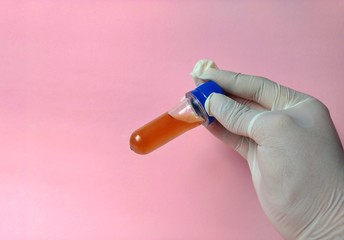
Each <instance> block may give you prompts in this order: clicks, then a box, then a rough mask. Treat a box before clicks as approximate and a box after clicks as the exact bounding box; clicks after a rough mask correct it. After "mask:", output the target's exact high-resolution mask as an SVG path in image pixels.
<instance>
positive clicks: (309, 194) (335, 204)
mask: <svg viewBox="0 0 344 240" xmlns="http://www.w3.org/2000/svg"><path fill="white" fill-rule="evenodd" d="M192 76H193V77H194V78H195V82H196V84H197V85H199V84H201V83H202V82H204V81H206V80H207V79H211V80H214V81H215V82H217V83H218V84H219V85H220V86H222V88H223V89H224V90H225V91H226V92H227V93H228V96H230V97H227V96H224V95H221V94H212V95H210V96H209V98H208V99H207V101H206V108H207V109H206V110H207V112H208V113H209V114H210V115H212V116H214V117H215V118H216V119H217V120H218V122H214V123H213V124H211V125H210V126H209V127H208V129H209V130H210V131H211V132H212V133H213V134H214V135H215V136H217V137H218V138H219V139H220V140H222V141H223V142H224V143H225V144H228V145H229V146H230V147H232V148H233V149H234V150H235V151H237V152H238V153H239V154H240V155H241V156H243V157H244V158H245V159H247V161H248V164H249V167H250V170H251V173H252V179H253V183H254V187H255V189H256V192H257V194H258V198H259V200H260V203H261V205H262V207H263V210H264V211H265V213H266V215H267V216H268V218H269V219H270V221H271V222H272V224H273V225H274V226H275V228H276V229H277V230H278V231H279V232H280V233H281V235H282V236H283V237H284V238H286V239H344V153H343V147H342V145H341V142H340V139H339V137H338V134H337V132H336V129H335V127H334V125H333V123H332V120H331V117H330V114H329V112H328V109H327V108H326V106H325V105H324V104H322V103H321V102H320V101H319V100H317V99H315V98H313V97H311V96H309V95H306V94H303V93H300V92H297V91H295V90H292V89H289V88H286V87H283V86H281V85H279V84H277V83H274V82H272V81H270V80H268V79H266V78H262V77H255V76H248V75H243V74H238V73H233V72H230V71H223V70H219V69H218V68H217V67H216V65H215V63H213V62H212V61H207V60H201V61H199V62H198V63H197V64H196V66H195V68H194V71H193V72H192ZM219 123H220V124H219Z"/></svg>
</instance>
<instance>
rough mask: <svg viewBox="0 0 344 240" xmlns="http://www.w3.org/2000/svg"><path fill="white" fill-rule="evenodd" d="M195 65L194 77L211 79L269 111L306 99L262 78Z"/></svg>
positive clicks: (300, 94)
mask: <svg viewBox="0 0 344 240" xmlns="http://www.w3.org/2000/svg"><path fill="white" fill-rule="evenodd" d="M197 64H198V65H200V64H202V65H203V64H207V65H208V66H211V65H210V64H209V63H206V62H205V61H200V62H199V63H197ZM197 64H196V66H195V68H194V71H193V73H192V75H193V76H194V77H196V78H199V79H203V80H210V79H211V80H213V81H215V82H217V83H218V84H219V85H220V86H221V87H222V88H223V89H224V90H225V91H226V92H228V93H230V94H233V95H235V96H239V97H241V98H245V99H249V100H252V101H255V102H257V103H258V104H260V105H262V106H263V107H264V108H266V109H269V110H273V109H285V108H288V107H291V106H294V105H295V104H297V103H299V102H301V101H303V100H305V99H306V98H307V95H306V94H303V93H300V92H297V91H295V90H293V89H291V88H287V87H284V86H281V85H280V84H278V83H275V82H273V81H271V80H269V79H267V78H264V77H258V76H252V75H246V74H241V73H235V72H232V71H225V70H220V69H217V68H213V67H209V68H207V69H204V68H203V69H202V67H200V66H198V67H197ZM215 66H216V65H215ZM197 69H202V71H199V72H198V70H197Z"/></svg>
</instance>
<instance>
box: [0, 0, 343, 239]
mask: <svg viewBox="0 0 344 240" xmlns="http://www.w3.org/2000/svg"><path fill="white" fill-rule="evenodd" d="M343 16H344V4H343V1H341V0H338V1H268V0H263V1H236V0H233V1H220V0H218V1H191V0H190V1H181V0H177V1H172V0H170V1H167V0H166V1H149V0H144V1H138V0H137V1H109V0H99V1H91V0H87V1H78V0H69V1H67V0H62V1H53V0H50V1H49V0H35V1H34V0H26V1H22V0H2V1H1V2H0V147H1V151H0V239H9V240H10V239H120V240H122V239H123V240H136V239H141V240H155V239H156V240H158V239H171V240H175V239H181V240H183V239H195V240H202V239H219V240H220V239H239V240H240V239H281V237H280V236H279V234H278V233H276V231H275V230H274V229H273V227H272V226H271V225H270V223H269V222H268V220H267V218H266V217H265V215H264V213H263V212H262V209H261V207H260V205H259V202H258V199H257V197H256V194H255V191H254V188H253V186H252V183H251V179H250V173H249V169H248V167H247V165H246V163H245V161H244V160H243V159H241V158H240V157H239V156H238V155H237V154H236V153H234V152H233V151H232V150H231V149H228V148H227V147H226V146H224V145H223V144H222V143H221V142H219V141H218V140H217V139H215V138H213V137H212V136H211V135H210V134H209V133H208V132H207V131H206V130H205V129H204V128H203V127H199V128H197V129H194V130H193V131H190V132H188V133H187V134H185V135H183V136H182V137H179V138H178V139H176V140H174V141H173V142H171V143H169V144H168V145H166V146H165V147H163V148H161V149H159V150H158V151H156V152H153V153H152V154H150V155H146V156H140V155H136V154H134V153H133V152H131V151H130V149H129V145H128V140H129V136H130V134H131V132H132V131H133V130H135V129H136V128H137V127H140V126H141V125H142V124H144V123H146V122H147V121H150V120H152V119H153V118H154V117H156V116H158V115H160V114H161V113H163V112H165V111H166V110H168V109H169V108H170V107H172V106H174V105H175V104H176V103H177V101H178V100H179V99H180V98H181V97H182V96H183V94H184V93H185V92H186V91H188V90H191V89H192V88H194V85H193V82H192V79H191V77H190V76H189V73H190V72H191V70H192V68H193V66H194V64H195V62H196V61H197V60H198V59H202V58H209V59H213V60H215V61H216V62H217V64H218V65H219V67H220V68H223V69H230V70H233V71H238V72H243V73H249V74H256V75H263V76H266V77H269V78H270V79H273V80H274V81H278V82H280V83H281V84H284V85H287V86H289V87H292V88H295V89H298V90H300V91H304V92H307V93H309V94H311V95H314V96H316V97H318V98H319V99H321V100H322V101H323V102H325V103H326V104H327V105H328V107H329V108H330V110H331V113H332V117H333V120H334V122H335V124H336V126H337V128H338V131H339V133H340V136H341V138H342V139H343V135H344V108H343V106H342V105H343V103H344V96H343V90H344V70H343V69H344V65H343V59H344V44H343V42H344V18H343Z"/></svg>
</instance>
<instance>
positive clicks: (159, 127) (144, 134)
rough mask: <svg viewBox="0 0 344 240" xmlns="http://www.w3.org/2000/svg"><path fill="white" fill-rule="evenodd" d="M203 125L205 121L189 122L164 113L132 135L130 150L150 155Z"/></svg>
mask: <svg viewBox="0 0 344 240" xmlns="http://www.w3.org/2000/svg"><path fill="white" fill-rule="evenodd" d="M202 123H203V120H201V119H200V120H198V121H195V122H187V121H183V120H180V119H176V118H174V117H172V116H171V115H170V114H168V113H164V114H162V115H161V116H160V117H158V118H156V119H154V120H153V121H151V122H149V123H147V124H146V125H144V126H143V127H141V128H139V129H137V130H136V131H134V132H133V133H132V135H131V137H130V148H131V150H133V151H134V152H136V153H138V154H147V153H150V152H152V151H153V150H155V149H157V148H159V147H161V146H162V145H164V144H165V143H167V142H169V141H171V140H172V139H174V138H176V137H178V136H179V135H181V134H183V133H185V132H187V131H189V130H190V129H192V128H195V127H197V126H199V125H201V124H202Z"/></svg>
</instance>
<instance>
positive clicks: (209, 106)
mask: <svg viewBox="0 0 344 240" xmlns="http://www.w3.org/2000/svg"><path fill="white" fill-rule="evenodd" d="M222 96H224V95H223V94H220V93H212V94H210V95H209V96H208V98H207V100H206V101H205V103H204V108H205V110H206V112H207V113H208V115H209V116H212V117H214V111H213V107H214V106H216V104H218V103H216V102H218V101H219V98H221V97H222Z"/></svg>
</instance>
